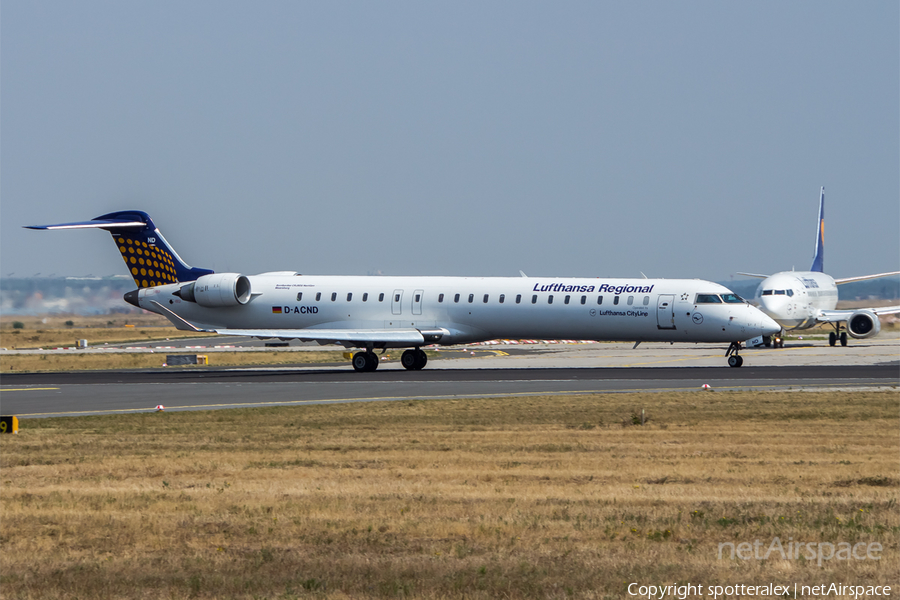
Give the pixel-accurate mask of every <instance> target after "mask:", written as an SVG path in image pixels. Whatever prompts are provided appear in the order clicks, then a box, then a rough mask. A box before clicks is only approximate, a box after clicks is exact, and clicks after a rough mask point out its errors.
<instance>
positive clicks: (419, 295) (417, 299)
mask: <svg viewBox="0 0 900 600" xmlns="http://www.w3.org/2000/svg"><path fill="white" fill-rule="evenodd" d="M421 299H422V294H416V302H418V301H419V300H421Z"/></svg>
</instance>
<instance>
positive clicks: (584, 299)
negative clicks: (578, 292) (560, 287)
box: [581, 296, 587, 304]
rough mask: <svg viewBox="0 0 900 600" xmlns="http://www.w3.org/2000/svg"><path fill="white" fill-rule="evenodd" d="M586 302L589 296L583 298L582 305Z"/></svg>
mask: <svg viewBox="0 0 900 600" xmlns="http://www.w3.org/2000/svg"><path fill="white" fill-rule="evenodd" d="M585 302H587V296H582V297H581V303H582V304H584V303H585Z"/></svg>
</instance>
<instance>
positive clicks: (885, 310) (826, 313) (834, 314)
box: [816, 306, 900, 323]
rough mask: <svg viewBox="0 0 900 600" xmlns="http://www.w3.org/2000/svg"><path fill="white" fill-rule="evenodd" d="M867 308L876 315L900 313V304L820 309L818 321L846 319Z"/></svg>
mask: <svg viewBox="0 0 900 600" xmlns="http://www.w3.org/2000/svg"><path fill="white" fill-rule="evenodd" d="M860 310H867V311H871V312H873V313H875V314H876V315H879V316H880V315H894V314H897V313H900V306H883V307H881V308H855V309H852V310H820V311H819V314H818V315H816V321H818V322H819V323H838V322H840V321H846V320H847V319H849V318H850V316H851V315H853V313H855V312H857V311H860Z"/></svg>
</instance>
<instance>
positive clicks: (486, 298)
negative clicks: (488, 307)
mask: <svg viewBox="0 0 900 600" xmlns="http://www.w3.org/2000/svg"><path fill="white" fill-rule="evenodd" d="M487 301H488V295H487V294H485V295H484V303H485V304H487Z"/></svg>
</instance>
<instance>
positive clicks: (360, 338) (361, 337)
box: [215, 328, 425, 345]
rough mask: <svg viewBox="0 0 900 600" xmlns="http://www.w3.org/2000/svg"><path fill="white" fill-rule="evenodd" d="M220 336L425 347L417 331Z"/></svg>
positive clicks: (260, 332)
mask: <svg viewBox="0 0 900 600" xmlns="http://www.w3.org/2000/svg"><path fill="white" fill-rule="evenodd" d="M215 332H216V333H218V334H220V335H237V336H247V337H259V338H280V339H283V340H284V339H291V340H307V341H318V340H322V341H328V342H373V343H377V342H400V343H404V344H421V345H425V336H423V335H422V332H421V331H419V330H418V329H315V328H312V329H216V330H215Z"/></svg>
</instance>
